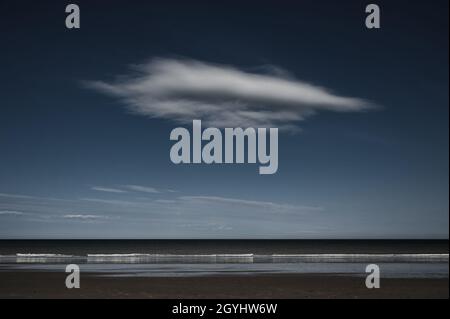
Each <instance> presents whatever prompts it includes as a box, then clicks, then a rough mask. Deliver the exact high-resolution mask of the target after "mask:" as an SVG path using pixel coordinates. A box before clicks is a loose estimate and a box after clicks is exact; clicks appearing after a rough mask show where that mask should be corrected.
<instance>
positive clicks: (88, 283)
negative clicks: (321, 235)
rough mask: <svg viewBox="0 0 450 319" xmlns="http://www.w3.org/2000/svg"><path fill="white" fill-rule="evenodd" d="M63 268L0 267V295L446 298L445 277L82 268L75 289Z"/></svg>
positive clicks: (192, 297) (27, 296) (209, 297)
mask: <svg viewBox="0 0 450 319" xmlns="http://www.w3.org/2000/svg"><path fill="white" fill-rule="evenodd" d="M66 275H67V274H66V273H64V272H45V271H28V270H27V271H0V298H2V299H5V298H39V299H41V298H42V299H47V298H52V299H53V298H56V299H66V298H69V299H70V298H101V299H102V298H107V299H121V298H138V299H147V298H150V299H252V298H253V299H308V298H320V299H322V298H325V299H328V298H352V299H354V298H363V299H366V298H383V299H385V298H413V299H418V298H420V299H422V298H439V299H448V298H449V279H448V278H408V279H406V278H382V279H381V288H380V289H367V288H366V286H365V278H362V277H353V276H346V275H336V274H329V275H328V274H251V275H226V276H222V275H210V276H201V277H113V276H109V275H111V274H108V275H107V276H105V273H84V274H83V275H82V276H81V288H80V289H67V288H66V287H65V278H66Z"/></svg>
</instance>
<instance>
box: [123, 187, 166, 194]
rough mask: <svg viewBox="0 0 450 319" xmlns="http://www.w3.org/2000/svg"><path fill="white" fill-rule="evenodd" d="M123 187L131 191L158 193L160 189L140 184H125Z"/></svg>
mask: <svg viewBox="0 0 450 319" xmlns="http://www.w3.org/2000/svg"><path fill="white" fill-rule="evenodd" d="M124 187H126V188H128V189H130V190H132V191H136V192H143V193H152V194H158V193H160V191H159V190H157V189H156V188H154V187H147V186H140V185H125V186H124Z"/></svg>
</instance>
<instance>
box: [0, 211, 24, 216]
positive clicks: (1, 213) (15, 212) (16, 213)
mask: <svg viewBox="0 0 450 319" xmlns="http://www.w3.org/2000/svg"><path fill="white" fill-rule="evenodd" d="M0 215H10V216H22V215H25V213H23V212H18V211H15V210H0Z"/></svg>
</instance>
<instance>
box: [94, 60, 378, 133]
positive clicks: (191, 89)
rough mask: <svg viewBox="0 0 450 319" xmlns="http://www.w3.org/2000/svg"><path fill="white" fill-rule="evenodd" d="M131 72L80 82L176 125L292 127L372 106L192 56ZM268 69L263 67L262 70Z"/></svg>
mask: <svg viewBox="0 0 450 319" xmlns="http://www.w3.org/2000/svg"><path fill="white" fill-rule="evenodd" d="M135 69H136V72H135V73H134V74H133V75H128V76H126V77H120V80H117V81H115V82H112V83H108V82H103V81H90V82H87V83H86V85H87V86H88V87H90V88H94V89H97V90H99V91H101V92H104V93H106V94H109V95H112V96H116V97H118V98H120V99H121V100H122V101H123V102H124V103H125V104H126V105H127V107H128V108H129V110H130V111H131V112H133V113H135V114H139V115H144V116H148V117H151V118H164V119H171V120H175V121H176V122H179V123H183V124H186V123H190V122H192V120H193V119H201V120H203V121H204V123H205V124H206V125H211V126H215V127H222V128H223V127H239V126H241V127H279V128H281V129H291V130H292V129H296V125H297V124H298V122H299V121H302V120H304V119H305V118H306V117H307V116H310V115H312V114H314V113H316V112H318V111H334V112H357V111H364V110H367V109H370V108H372V107H373V105H372V104H371V103H370V102H368V101H366V100H364V99H360V98H355V97H345V96H340V95H337V94H334V93H332V92H331V91H330V90H328V89H325V88H323V87H320V86H316V85H312V84H309V83H307V82H303V81H299V80H295V79H293V78H290V77H286V76H285V75H284V73H286V72H285V71H283V72H281V71H280V69H279V68H276V67H272V69H275V70H279V71H277V72H271V74H269V73H266V74H261V73H249V72H245V71H243V70H240V69H237V68H234V67H230V66H223V65H214V64H208V63H203V62H200V61H195V60H175V59H153V60H151V61H150V62H149V63H147V64H144V65H139V66H136V67H135ZM267 69H268V68H266V70H267Z"/></svg>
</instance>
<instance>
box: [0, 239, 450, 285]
mask: <svg viewBox="0 0 450 319" xmlns="http://www.w3.org/2000/svg"><path fill="white" fill-rule="evenodd" d="M448 252H449V246H448V240H0V271H2V272H5V271H50V272H59V271H65V269H66V266H67V265H69V264H76V265H78V266H79V267H80V270H81V271H82V272H85V273H91V274H92V275H98V276H112V277H174V276H211V275H223V276H226V275H239V274H242V275H258V274H331V275H338V276H367V272H366V269H367V266H368V265H370V264H376V265H378V266H379V268H380V273H381V277H385V278H448V273H449V265H448Z"/></svg>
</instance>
